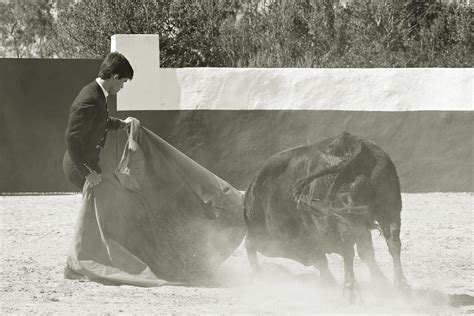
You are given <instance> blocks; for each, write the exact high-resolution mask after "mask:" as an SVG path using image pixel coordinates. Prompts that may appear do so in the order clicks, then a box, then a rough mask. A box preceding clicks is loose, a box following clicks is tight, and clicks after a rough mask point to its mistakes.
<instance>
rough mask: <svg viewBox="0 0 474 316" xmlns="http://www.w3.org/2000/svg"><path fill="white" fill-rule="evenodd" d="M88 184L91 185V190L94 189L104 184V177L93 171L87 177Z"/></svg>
mask: <svg viewBox="0 0 474 316" xmlns="http://www.w3.org/2000/svg"><path fill="white" fill-rule="evenodd" d="M86 182H87V183H89V186H90V187H91V188H93V187H95V186H97V185H98V184H99V183H101V182H102V177H101V176H100V174H98V173H97V172H95V171H92V172H91V173H89V174H88V175H87V176H86Z"/></svg>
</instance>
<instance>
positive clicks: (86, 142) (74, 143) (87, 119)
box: [63, 81, 122, 188]
mask: <svg viewBox="0 0 474 316" xmlns="http://www.w3.org/2000/svg"><path fill="white" fill-rule="evenodd" d="M121 126H122V123H121V121H120V120H119V119H117V118H114V117H110V116H109V114H108V109H107V103H106V99H105V95H104V92H103V91H102V89H101V87H100V86H99V84H98V83H97V82H96V81H93V82H91V83H90V84H88V85H87V86H85V87H84V88H83V89H82V90H81V92H79V94H78V95H77V97H76V99H75V100H74V102H73V103H72V105H71V110H70V113H69V121H68V125H67V128H66V133H65V136H66V153H65V154H64V159H63V168H64V172H65V174H66V176H67V178H69V180H70V181H71V182H72V183H73V184H75V185H76V186H78V187H79V188H82V185H83V184H84V178H85V176H87V175H88V174H89V173H90V172H91V171H93V170H94V171H97V173H100V172H101V169H100V167H99V164H98V163H99V153H100V150H101V148H103V147H104V144H105V139H106V137H107V131H108V130H116V129H118V128H120V127H121Z"/></svg>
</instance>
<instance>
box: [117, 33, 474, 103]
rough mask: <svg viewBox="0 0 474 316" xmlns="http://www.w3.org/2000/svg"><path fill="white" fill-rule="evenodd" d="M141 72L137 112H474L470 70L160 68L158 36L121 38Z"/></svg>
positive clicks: (131, 87)
mask: <svg viewBox="0 0 474 316" xmlns="http://www.w3.org/2000/svg"><path fill="white" fill-rule="evenodd" d="M112 50H114V51H119V52H121V53H123V54H124V55H125V56H126V57H127V58H128V59H129V60H130V62H131V64H132V66H133V67H134V69H135V77H134V79H133V80H132V82H130V83H128V84H127V85H128V86H127V87H126V89H124V90H122V91H121V92H120V93H119V95H118V97H117V109H118V110H119V111H125V110H127V111H130V110H199V109H202V110H204V109H205V110H354V111H424V110H444V111H472V109H473V103H472V101H473V91H474V87H473V78H474V71H473V69H470V68H464V69H462V68H418V69H417V68H384V69H318V68H178V69H160V68H159V43H158V37H157V36H156V35H114V36H113V37H112Z"/></svg>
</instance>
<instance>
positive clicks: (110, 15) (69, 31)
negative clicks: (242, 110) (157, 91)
mask: <svg viewBox="0 0 474 316" xmlns="http://www.w3.org/2000/svg"><path fill="white" fill-rule="evenodd" d="M235 5H236V2H235V1H232V0H204V1H201V0H193V1H192V0H100V1H97V0H83V1H80V2H77V3H76V4H74V5H73V6H71V7H70V8H68V9H66V10H64V11H62V12H61V13H60V14H59V19H58V24H57V29H58V30H59V41H58V42H59V43H60V44H61V45H62V46H65V45H67V43H70V50H69V52H68V54H69V56H70V57H102V56H104V55H105V54H107V52H109V51H110V37H111V36H112V35H113V34H158V35H159V36H160V46H161V52H160V58H161V63H162V65H163V66H165V67H182V66H191V67H192V66H194V67H196V66H208V65H213V66H224V65H226V63H227V62H228V61H227V55H226V53H225V52H224V51H222V50H221V49H220V47H219V46H218V45H217V41H218V40H219V38H220V32H219V28H220V25H221V24H222V23H223V21H225V20H226V19H227V18H228V16H229V14H232V13H233V12H235V11H236V7H235Z"/></svg>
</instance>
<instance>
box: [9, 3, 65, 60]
mask: <svg viewBox="0 0 474 316" xmlns="http://www.w3.org/2000/svg"><path fill="white" fill-rule="evenodd" d="M57 2H59V0H56V1H51V0H7V1H3V2H0V39H1V42H2V46H1V47H0V56H3V57H52V56H53V55H54V52H53V51H52V50H51V49H50V47H49V42H50V40H51V38H52V36H53V34H54V31H53V23H54V10H55V8H56V4H57Z"/></svg>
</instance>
